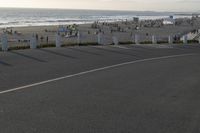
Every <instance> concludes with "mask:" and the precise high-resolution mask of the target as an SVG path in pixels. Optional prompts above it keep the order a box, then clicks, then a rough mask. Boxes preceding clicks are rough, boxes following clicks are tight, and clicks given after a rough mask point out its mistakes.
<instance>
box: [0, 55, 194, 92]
mask: <svg viewBox="0 0 200 133" xmlns="http://www.w3.org/2000/svg"><path fill="white" fill-rule="evenodd" d="M192 55H197V54H195V53H193V54H180V55H170V56H162V57H155V58H148V59H141V60H134V61H130V62H124V63H120V64H116V65H111V66H106V67H102V68H97V69H92V70H88V71H84V72H80V73H76V74H72V75H66V76H63V77H59V78H54V79H50V80H45V81H42V82H37V83H33V84H29V85H25V86H21V87H17V88H13V89H8V90H5V91H0V94H5V93H9V92H15V91H19V90H23V89H26V88H30V87H35V86H39V85H43V84H47V83H51V82H55V81H59V80H63V79H67V78H72V77H75V76H81V75H84V74H88V73H93V72H97V71H102V70H106V69H110V68H115V67H120V66H124V65H130V64H135V63H140V62H145V61H153V60H160V59H168V58H176V57H184V56H192Z"/></svg>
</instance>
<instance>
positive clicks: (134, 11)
mask: <svg viewBox="0 0 200 133" xmlns="http://www.w3.org/2000/svg"><path fill="white" fill-rule="evenodd" d="M1 8H4V9H44V10H45V9H52V10H92V11H95V10H96V11H122V12H123V11H124V12H161V13H162V12H163V13H200V11H162V10H114V9H85V8H83V9H78V8H49V7H0V9H1Z"/></svg>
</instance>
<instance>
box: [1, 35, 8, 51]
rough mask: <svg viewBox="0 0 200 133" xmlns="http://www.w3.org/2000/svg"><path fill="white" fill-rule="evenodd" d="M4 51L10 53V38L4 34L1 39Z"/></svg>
mask: <svg viewBox="0 0 200 133" xmlns="http://www.w3.org/2000/svg"><path fill="white" fill-rule="evenodd" d="M1 43H2V51H8V37H7V35H6V34H3V35H2V37H1Z"/></svg>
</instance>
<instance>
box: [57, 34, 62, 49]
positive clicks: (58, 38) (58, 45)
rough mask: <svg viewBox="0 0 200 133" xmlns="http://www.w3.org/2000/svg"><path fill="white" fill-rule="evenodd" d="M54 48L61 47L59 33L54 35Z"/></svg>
mask: <svg viewBox="0 0 200 133" xmlns="http://www.w3.org/2000/svg"><path fill="white" fill-rule="evenodd" d="M56 47H57V48H59V47H61V36H60V34H59V33H56Z"/></svg>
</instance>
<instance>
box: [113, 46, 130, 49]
mask: <svg viewBox="0 0 200 133" xmlns="http://www.w3.org/2000/svg"><path fill="white" fill-rule="evenodd" d="M110 47H114V48H120V49H130V48H127V47H124V46H120V45H112V46H110Z"/></svg>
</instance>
